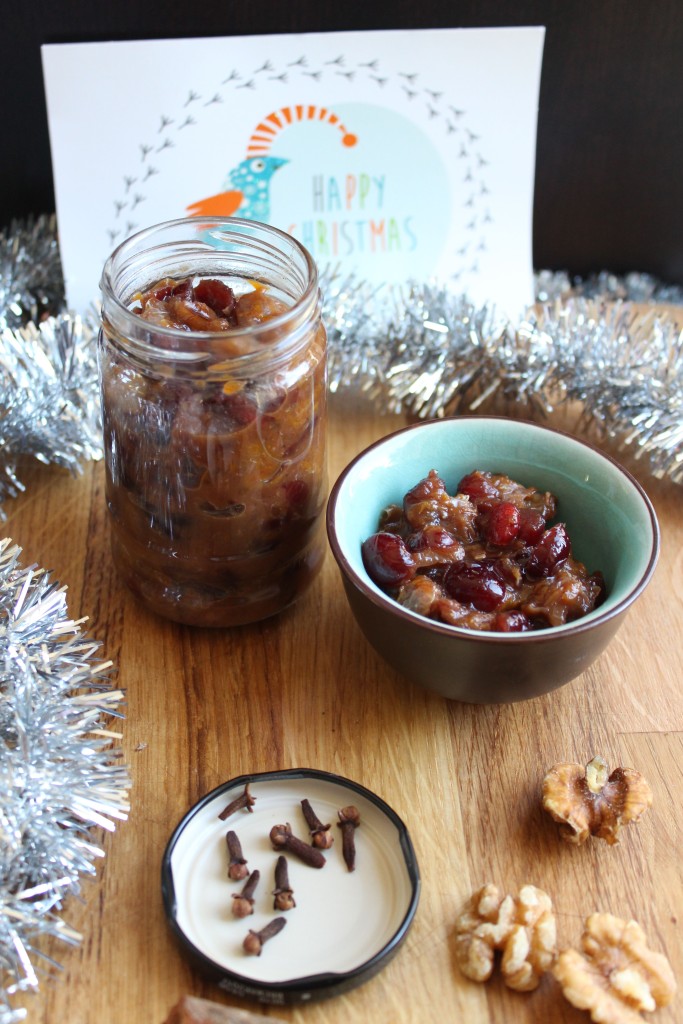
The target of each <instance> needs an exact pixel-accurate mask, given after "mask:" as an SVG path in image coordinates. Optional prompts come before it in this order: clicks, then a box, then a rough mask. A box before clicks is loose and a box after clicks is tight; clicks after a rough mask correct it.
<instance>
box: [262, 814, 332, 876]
mask: <svg viewBox="0 0 683 1024" xmlns="http://www.w3.org/2000/svg"><path fill="white" fill-rule="evenodd" d="M270 841H271V843H272V844H273V849H274V850H289V852H290V853H293V854H294V856H295V857H298V858H299V860H302V861H303V862H304V864H308V865H309V866H310V867H312V868H322V867H324V866H325V858H324V857H323V855H322V853H321V852H320V850H318V849H316V847H315V846H311V845H310V844H309V843H305V842H304V841H303V839H297V837H296V836H294V835H292V826H291V825H290V824H289V822H287V824H286V825H273V827H272V828H271V830H270Z"/></svg>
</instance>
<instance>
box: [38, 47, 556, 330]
mask: <svg viewBox="0 0 683 1024" xmlns="http://www.w3.org/2000/svg"><path fill="white" fill-rule="evenodd" d="M543 39H544V29H543V28H538V27H537V28H510V29H438V30H419V31H417V30H416V31H403V30H400V31H388V32H384V31H382V32H343V33H324V34H322V33H320V34H319V33H316V34H303V35H278V36H250V37H246V38H245V37H242V38H213V39H187V40H145V41H138V42H117V43H79V44H59V45H49V46H44V47H43V48H42V56H43V68H44V76H45V87H46V96H47V106H48V117H49V125H50V138H51V148H52V160H53V173H54V180H55V192H56V203H57V216H58V223H59V233H60V246H61V253H62V261H63V265H64V274H65V279H66V286H67V300H68V303H69V306H70V308H71V309H73V310H76V311H78V312H82V311H84V310H85V309H86V308H87V307H88V306H89V305H90V304H91V303H92V301H93V300H94V299H96V298H97V296H98V282H99V277H100V273H101V269H102V265H103V263H104V261H105V259H106V258H107V256H108V255H109V253H110V252H111V251H112V249H113V248H115V247H116V246H117V245H118V244H119V243H120V242H121V241H123V239H124V238H125V237H126V236H127V235H130V234H131V233H132V232H134V231H135V230H138V229H140V228H144V227H147V226H149V225H151V224H155V223H158V222H160V221H163V220H168V219H172V218H176V217H182V216H186V215H187V213H188V208H193V209H196V205H195V204H197V203H202V202H203V201H204V200H207V199H209V198H211V197H213V196H215V195H217V194H223V193H225V192H228V193H229V201H230V203H231V204H234V203H235V202H237V203H239V204H240V205H239V206H238V207H237V208H236V209H235V210H234V211H232V212H233V213H234V215H235V216H246V217H249V216H256V219H261V220H268V221H269V222H270V223H273V224H275V225H277V226H278V227H281V228H283V229H284V230H286V231H290V232H291V233H292V234H294V235H295V236H296V237H297V238H299V239H300V241H302V242H303V243H304V244H305V245H307V247H308V248H309V249H310V250H311V252H312V253H313V255H314V257H315V258H316V260H317V261H318V264H319V265H320V267H321V268H325V267H328V266H334V267H336V266H339V267H341V268H342V269H343V271H344V272H349V273H353V274H357V275H358V276H359V277H361V278H362V279H365V280H370V281H373V282H377V283H382V282H396V281H399V282H400V281H405V280H409V279H410V280H414V281H418V282H426V281H436V282H441V283H443V284H446V285H448V286H449V287H453V289H455V290H458V291H465V292H467V294H468V295H469V296H470V297H471V298H472V299H473V300H474V301H475V302H481V303H494V304H495V305H496V306H497V307H498V308H499V310H501V311H504V312H507V313H508V315H511V316H515V315H517V314H518V313H519V312H521V310H522V309H523V308H524V307H525V306H526V305H527V304H528V303H530V302H531V301H532V297H533V289H532V283H533V282H532V250H531V237H532V202H533V183H534V165H535V143H536V120H537V107H538V91H539V82H540V70H541V59H542V51H543ZM272 114H274V115H275V117H274V118H269V115H272ZM259 126H265V129H266V130H264V129H263V128H261V129H259ZM350 143H351V144H350ZM250 146H251V147H252V149H250ZM254 147H255V148H254ZM250 154H251V155H250ZM247 158H249V159H250V160H260V162H259V163H257V164H256V165H254V164H253V163H252V164H250V165H249V169H250V171H251V174H250V177H249V178H248V179H247V178H245V174H244V173H243V171H244V170H245V165H244V164H243V161H245V160H246V159H247ZM273 158H275V161H276V162H277V166H275V163H274V162H273ZM266 165H267V166H266ZM257 172H258V173H257ZM255 181H256V183H257V184H259V183H260V185H261V188H260V192H259V196H260V198H261V200H262V202H264V203H265V206H263V205H262V206H261V207H255V206H254V204H253V197H252V199H250V198H249V191H250V190H249V187H248V186H249V183H251V184H252V185H253V184H254V182H255ZM223 201H227V200H225V199H224V200H223ZM264 210H265V215H264Z"/></svg>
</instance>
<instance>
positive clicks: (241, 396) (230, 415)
mask: <svg viewBox="0 0 683 1024" xmlns="http://www.w3.org/2000/svg"><path fill="white" fill-rule="evenodd" d="M215 405H216V406H217V407H218V408H219V409H220V413H221V415H220V416H219V418H218V426H219V430H218V431H217V432H218V433H222V432H223V430H224V429H225V428H226V427H227V429H228V430H230V429H231V428H232V429H239V428H240V427H246V426H248V425H249V424H250V423H251V422H252V421H253V420H255V419H256V413H257V409H256V406H255V404H254V402H253V401H252V399H251V397H250V395H249V394H248V392H246V391H237V392H236V393H235V394H233V395H225V394H221V395H220V396H218V397H217V398H216V400H215ZM226 419H229V420H231V421H232V423H231V424H230V425H228V423H227V422H226Z"/></svg>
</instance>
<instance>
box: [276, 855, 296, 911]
mask: <svg viewBox="0 0 683 1024" xmlns="http://www.w3.org/2000/svg"><path fill="white" fill-rule="evenodd" d="M273 896H274V897H275V899H274V900H273V910H292V909H293V908H294V907H295V906H296V900H295V899H294V890H293V889H292V888H291V886H290V884H289V873H288V871H287V858H286V857H283V856H282V854H280V856H279V857H278V859H277V861H276V863H275V888H274V889H273Z"/></svg>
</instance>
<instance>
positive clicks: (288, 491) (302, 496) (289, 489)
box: [282, 479, 311, 514]
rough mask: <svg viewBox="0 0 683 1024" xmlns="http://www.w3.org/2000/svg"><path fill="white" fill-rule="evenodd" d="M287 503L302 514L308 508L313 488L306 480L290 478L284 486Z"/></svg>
mask: <svg viewBox="0 0 683 1024" xmlns="http://www.w3.org/2000/svg"><path fill="white" fill-rule="evenodd" d="M282 489H283V491H284V492H285V497H286V498H287V504H288V506H289V508H290V509H291V511H292V512H294V513H297V514H301V512H303V511H304V509H305V508H306V506H307V504H308V501H309V498H310V496H311V488H310V486H309V484H308V483H307V482H306V480H300V479H294V480H289V481H288V482H287V483H286V484H284V486H283V488H282Z"/></svg>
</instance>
